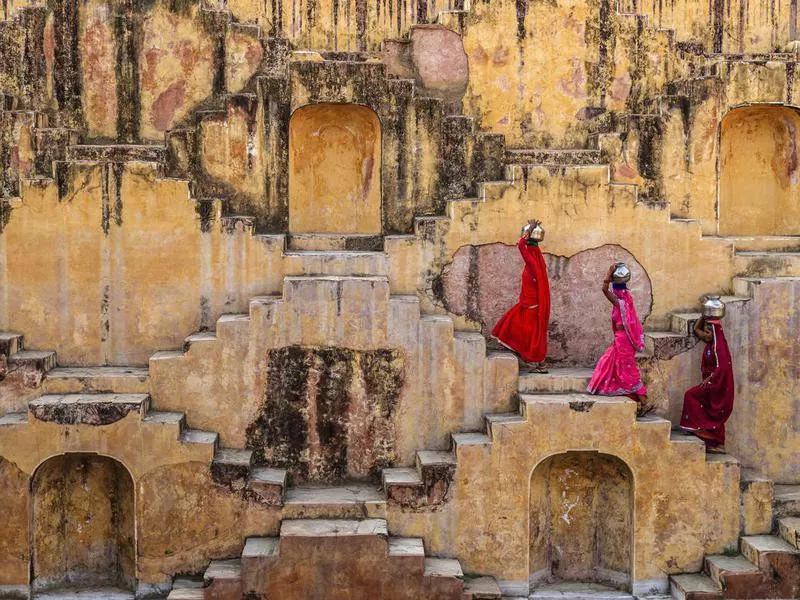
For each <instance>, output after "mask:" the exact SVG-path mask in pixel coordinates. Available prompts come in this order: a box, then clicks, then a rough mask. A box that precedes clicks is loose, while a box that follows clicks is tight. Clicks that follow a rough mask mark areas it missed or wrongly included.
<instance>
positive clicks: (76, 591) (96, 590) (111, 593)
mask: <svg viewBox="0 0 800 600" xmlns="http://www.w3.org/2000/svg"><path fill="white" fill-rule="evenodd" d="M1 591H3V590H2V587H0V592H1ZM3 597H5V598H27V597H28V595H27V590H26V593H25V594H24V595H16V594H12V595H5V594H4V596H3ZM135 597H136V596H135V594H134V593H133V592H130V591H128V590H124V589H120V588H117V587H106V586H101V587H96V586H89V585H87V586H86V587H80V586H79V587H73V586H66V587H63V588H55V589H48V590H46V591H41V592H37V593H36V595H35V596H34V598H36V599H37V600H40V599H41V600H134V598H135Z"/></svg>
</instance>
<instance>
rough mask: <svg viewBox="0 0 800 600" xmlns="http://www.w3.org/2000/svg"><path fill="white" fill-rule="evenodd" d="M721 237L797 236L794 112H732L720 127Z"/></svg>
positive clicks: (799, 160) (798, 155)
mask: <svg viewBox="0 0 800 600" xmlns="http://www.w3.org/2000/svg"><path fill="white" fill-rule="evenodd" d="M718 210H719V232H720V234H721V235H792V234H798V233H800V111H798V110H797V109H796V108H791V107H787V106H775V105H763V104H762V105H753V106H744V107H741V108H735V109H733V110H731V111H730V112H729V113H728V114H727V115H725V117H724V118H723V120H722V124H721V126H720V163H719V209H718Z"/></svg>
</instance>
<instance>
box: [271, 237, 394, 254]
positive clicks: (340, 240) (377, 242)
mask: <svg viewBox="0 0 800 600" xmlns="http://www.w3.org/2000/svg"><path fill="white" fill-rule="evenodd" d="M287 246H288V249H289V250H294V251H302V250H306V251H323V252H330V251H337V250H351V251H362V252H383V236H380V235H352V234H350V235H348V234H338V233H294V234H292V235H290V236H288V238H287Z"/></svg>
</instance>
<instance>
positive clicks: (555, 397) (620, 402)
mask: <svg viewBox="0 0 800 600" xmlns="http://www.w3.org/2000/svg"><path fill="white" fill-rule="evenodd" d="M564 405H567V406H569V408H570V409H571V410H574V411H576V412H588V411H591V410H592V408H593V407H594V406H595V405H598V406H599V405H613V406H618V407H619V408H621V409H622V410H625V409H626V408H629V409H630V411H631V419H632V420H633V418H634V417H633V415H635V403H634V401H633V400H631V399H630V398H628V397H627V396H597V395H593V394H588V393H582V394H579V393H575V392H572V393H568V394H521V395H520V410H521V413H522V415H523V416H524V417H525V418H527V416H526V415H528V413H529V412H530V411H531V410H536V409H540V408H542V407H551V406H552V407H556V406H559V407H560V406H564ZM662 421H663V420H662Z"/></svg>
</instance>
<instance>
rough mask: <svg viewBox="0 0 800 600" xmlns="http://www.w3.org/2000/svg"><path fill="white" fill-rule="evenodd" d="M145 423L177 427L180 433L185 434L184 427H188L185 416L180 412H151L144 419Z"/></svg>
mask: <svg viewBox="0 0 800 600" xmlns="http://www.w3.org/2000/svg"><path fill="white" fill-rule="evenodd" d="M142 420H143V421H144V422H145V423H155V424H158V425H175V426H177V427H178V428H179V432H181V433H182V432H183V427H184V425H186V421H185V415H184V414H183V413H180V412H166V411H157V410H151V411H149V412H148V413H147V414H146V415H145V416H144V418H143V419H142Z"/></svg>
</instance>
